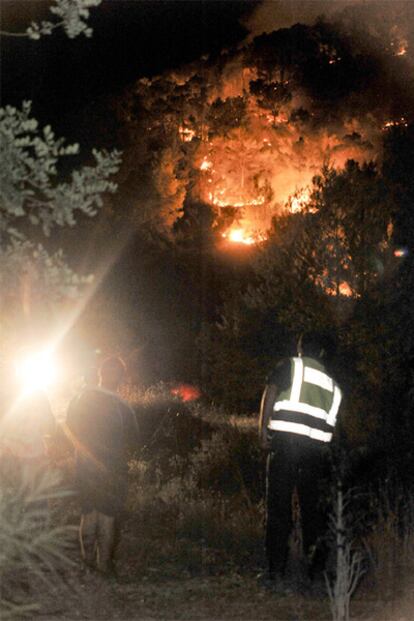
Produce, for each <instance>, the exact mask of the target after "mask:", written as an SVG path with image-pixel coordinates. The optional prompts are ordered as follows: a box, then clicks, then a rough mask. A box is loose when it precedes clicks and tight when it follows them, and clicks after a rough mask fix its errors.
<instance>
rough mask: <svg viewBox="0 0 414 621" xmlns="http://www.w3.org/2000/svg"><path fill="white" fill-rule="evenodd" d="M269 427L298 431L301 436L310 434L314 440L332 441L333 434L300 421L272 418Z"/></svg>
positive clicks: (292, 431) (278, 429) (277, 429)
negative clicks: (290, 421) (292, 421)
mask: <svg viewBox="0 0 414 621" xmlns="http://www.w3.org/2000/svg"><path fill="white" fill-rule="evenodd" d="M268 429H273V430H274V431H286V432H288V433H296V434H299V435H301V436H308V437H309V438H312V439H313V440H320V441H321V442H330V441H331V440H332V434H331V433H329V432H326V431H321V430H320V429H313V428H312V427H308V426H307V425H301V424H299V423H289V422H288V421H285V420H270V421H269V424H268Z"/></svg>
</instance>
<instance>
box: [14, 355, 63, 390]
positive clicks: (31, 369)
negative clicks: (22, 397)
mask: <svg viewBox="0 0 414 621" xmlns="http://www.w3.org/2000/svg"><path fill="white" fill-rule="evenodd" d="M16 375H17V378H18V380H19V382H20V383H21V385H22V389H23V391H24V393H31V392H34V391H36V390H46V389H47V388H49V387H50V386H51V385H52V384H53V383H54V382H55V381H56V379H57V376H58V372H57V365H56V362H55V360H54V356H53V354H52V353H51V352H49V351H41V352H34V353H30V354H27V355H26V356H24V357H23V358H21V359H20V360H18V361H17V362H16Z"/></svg>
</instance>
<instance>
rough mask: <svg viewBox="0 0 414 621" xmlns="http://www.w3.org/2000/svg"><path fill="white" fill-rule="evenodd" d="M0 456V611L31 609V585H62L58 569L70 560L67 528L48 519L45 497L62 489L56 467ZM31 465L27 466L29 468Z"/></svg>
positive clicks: (33, 595) (51, 497) (5, 614)
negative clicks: (38, 466) (39, 467)
mask: <svg viewBox="0 0 414 621" xmlns="http://www.w3.org/2000/svg"><path fill="white" fill-rule="evenodd" d="M10 460H11V458H9V457H7V456H4V455H3V456H2V463H1V493H0V545H1V554H0V580H1V594H0V615H1V618H2V619H8V618H14V617H15V616H18V617H19V618H22V617H23V616H25V615H29V616H30V615H32V614H33V612H34V611H35V610H36V608H37V603H38V597H37V595H36V590H37V589H38V588H39V584H40V585H41V587H42V589H48V590H58V589H61V588H62V586H63V580H62V577H61V574H60V570H61V569H62V568H64V567H67V566H68V565H69V564H70V563H71V562H72V561H70V558H69V556H68V548H69V545H70V543H71V539H72V529H71V527H68V526H53V525H52V524H51V523H50V515H49V509H48V503H49V502H51V501H52V500H55V499H61V498H63V497H64V496H65V495H67V492H65V491H64V490H63V489H62V487H61V479H60V476H59V475H58V473H57V472H53V471H47V470H45V471H41V470H39V471H38V472H36V469H35V468H34V466H33V465H32V464H31V465H29V466H28V468H27V467H26V468H25V467H24V466H22V467H21V469H20V468H19V465H20V464H18V463H16V462H15V461H14V460H11V461H10ZM29 469H30V471H29Z"/></svg>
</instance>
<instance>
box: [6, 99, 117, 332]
mask: <svg viewBox="0 0 414 621" xmlns="http://www.w3.org/2000/svg"><path fill="white" fill-rule="evenodd" d="M30 111H31V104H30V102H24V103H23V106H22V108H21V109H17V108H14V107H12V106H6V107H4V108H1V109H0V140H1V142H0V157H1V160H2V163H3V165H2V170H1V173H0V243H1V248H0V258H1V267H0V282H1V285H2V291H3V292H4V295H3V296H2V311H3V320H4V317H5V315H4V313H5V310H6V308H10V302H12V303H13V308H15V309H17V308H18V307H19V304H21V298H22V290H23V289H24V287H25V286H26V287H28V288H29V289H30V297H31V300H30V304H31V303H32V302H33V303H34V302H36V301H39V300H41V301H42V302H43V304H44V305H46V306H49V307H52V305H53V304H54V303H55V302H57V301H59V300H61V299H64V298H66V297H71V296H72V297H73V295H75V294H77V292H78V289H79V286H80V285H82V284H84V283H86V282H88V279H87V278H85V277H84V278H82V277H80V276H78V275H77V274H76V273H75V272H73V270H71V268H70V267H69V266H68V265H67V264H66V263H65V261H64V259H63V254H62V252H61V251H57V252H54V253H52V254H50V253H49V252H48V250H47V248H46V247H44V245H43V243H42V234H43V236H46V237H47V236H49V235H50V233H51V231H52V230H53V228H54V227H56V226H59V227H63V226H73V225H74V224H75V222H76V217H77V216H78V214H82V215H85V216H87V217H92V216H94V215H96V213H97V212H98V210H99V208H100V207H101V206H102V195H103V194H104V193H105V192H115V190H116V185H115V184H114V183H113V182H111V181H109V177H111V176H112V175H113V174H114V173H115V172H116V171H117V170H118V168H119V164H120V154H119V153H118V152H117V151H113V152H111V153H106V152H104V151H98V150H94V151H93V156H94V159H95V165H94V166H83V167H82V168H79V169H75V170H73V171H72V172H71V174H70V178H69V179H68V180H67V181H63V180H61V181H59V179H61V178H62V177H61V175H62V170H61V168H62V161H63V159H64V158H66V157H68V156H74V155H76V154H77V153H78V151H79V147H78V145H76V144H72V145H65V144H64V141H63V140H62V139H58V138H56V137H55V134H54V133H53V131H52V129H51V128H50V126H46V127H44V128H43V129H41V128H40V127H39V124H38V122H37V121H36V119H34V118H32V117H31V114H30ZM36 240H37V241H36ZM25 283H26V284H25ZM29 289H27V290H29ZM6 314H7V313H6Z"/></svg>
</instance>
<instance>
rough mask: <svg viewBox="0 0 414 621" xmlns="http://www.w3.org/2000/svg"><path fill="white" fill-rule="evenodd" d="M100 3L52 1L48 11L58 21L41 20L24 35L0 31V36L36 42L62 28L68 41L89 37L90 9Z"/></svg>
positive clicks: (95, 0) (65, 0)
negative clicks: (18, 37) (27, 38)
mask: <svg viewBox="0 0 414 621" xmlns="http://www.w3.org/2000/svg"><path fill="white" fill-rule="evenodd" d="M101 2H102V0H54V3H53V5H52V6H51V7H50V9H49V10H50V12H51V13H53V15H55V16H56V17H57V18H58V20H59V21H53V22H51V21H49V20H43V21H42V22H41V23H40V24H39V23H38V22H32V23H31V24H30V26H29V27H28V28H27V29H26V32H25V33H14V32H4V31H1V32H0V35H2V36H9V37H16V36H21V37H25V36H26V37H29V38H30V39H34V40H37V39H40V37H42V36H47V35H51V34H52V32H53V31H54V30H56V29H57V28H63V30H64V31H65V33H66V35H67V36H68V37H69V38H70V39H73V38H75V37H77V36H78V35H80V34H84V35H85V37H91V36H92V33H93V30H92V28H90V26H89V25H88V23H87V20H88V18H89V13H90V9H91V8H92V7H96V6H98V5H99V4H101Z"/></svg>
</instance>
